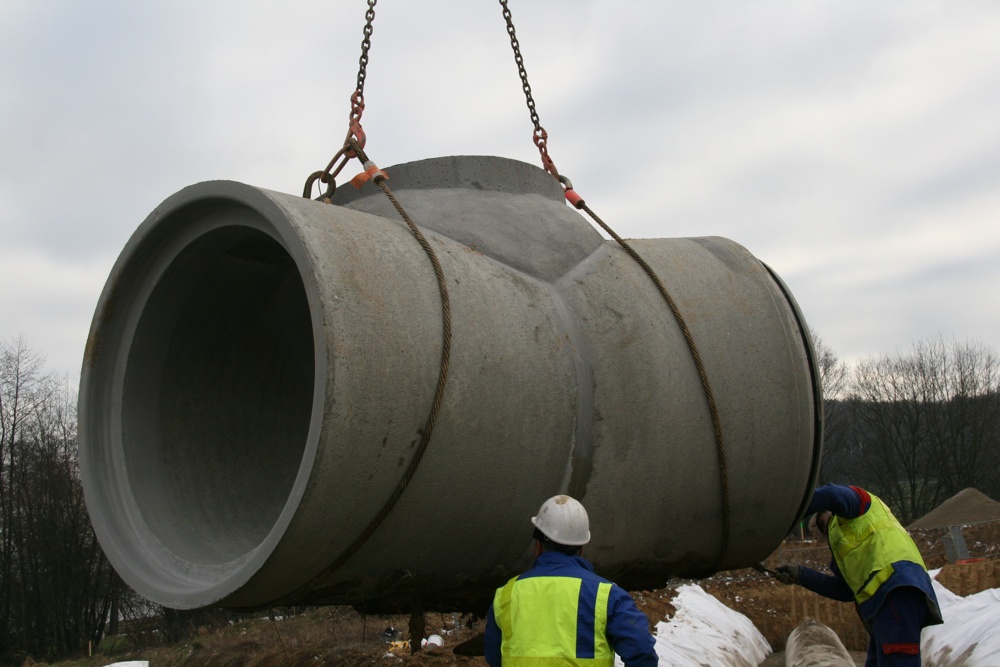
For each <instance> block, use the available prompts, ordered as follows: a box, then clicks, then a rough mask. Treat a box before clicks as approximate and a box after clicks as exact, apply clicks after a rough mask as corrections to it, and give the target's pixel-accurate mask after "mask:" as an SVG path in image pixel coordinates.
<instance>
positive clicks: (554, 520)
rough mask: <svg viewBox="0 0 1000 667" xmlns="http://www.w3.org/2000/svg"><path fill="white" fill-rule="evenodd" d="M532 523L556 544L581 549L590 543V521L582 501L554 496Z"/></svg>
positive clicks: (532, 519)
mask: <svg viewBox="0 0 1000 667" xmlns="http://www.w3.org/2000/svg"><path fill="white" fill-rule="evenodd" d="M531 523H533V524H534V526H535V528H537V529H538V530H540V531H542V534H544V535H545V537H547V538H549V539H550V540H552V541H553V542H555V543H556V544H565V545H567V546H572V547H579V546H583V545H584V544H586V543H587V542H590V520H589V519H588V518H587V510H585V509H584V508H583V505H581V504H580V501H578V500H575V499H573V498H570V497H569V496H553V497H552V498H549V499H548V500H546V501H545V502H544V503H542V506H541V508H539V510H538V516H533V517H531Z"/></svg>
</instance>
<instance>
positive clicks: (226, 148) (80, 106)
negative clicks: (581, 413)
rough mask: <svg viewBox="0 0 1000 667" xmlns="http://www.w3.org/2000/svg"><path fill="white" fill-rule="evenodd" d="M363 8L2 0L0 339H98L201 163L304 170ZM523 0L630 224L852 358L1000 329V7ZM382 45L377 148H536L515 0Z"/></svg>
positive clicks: (184, 0)
mask: <svg viewBox="0 0 1000 667" xmlns="http://www.w3.org/2000/svg"><path fill="white" fill-rule="evenodd" d="M365 9H366V5H365V3H362V2H352V3H346V2H342V3H329V2H324V1H321V0H303V1H301V2H294V3H274V2H269V1H265V0H247V1H245V2H240V3H236V2H225V1H221V2H212V3H205V2H194V1H193V0H179V1H178V2H172V3H169V4H163V3H159V4H154V3H143V2H125V1H124V0H119V1H114V0H104V1H99V2H94V3H88V4H87V5H86V6H84V5H75V4H73V3H35V2H19V1H17V0H11V1H10V2H5V3H3V5H2V6H0V145H3V146H4V148H5V155H4V158H3V159H2V160H0V239H2V244H3V245H2V250H0V255H2V257H0V261H3V263H4V266H3V269H2V270H0V272H2V275H3V276H4V277H5V279H7V280H16V283H15V284H16V287H11V285H9V284H8V285H5V286H3V287H0V311H2V312H5V313H11V314H12V315H8V316H7V317H5V319H4V321H3V323H2V324H3V327H2V328H0V336H9V335H12V334H16V333H17V332H23V333H24V334H25V337H26V340H27V342H28V343H29V345H31V346H33V347H34V348H37V349H39V350H40V351H42V352H47V353H49V356H50V359H54V358H55V356H56V354H55V353H52V352H51V351H50V350H55V349H58V350H66V349H82V346H83V340H84V339H85V337H86V331H87V328H88V327H89V320H90V316H91V314H92V309H93V307H94V305H95V304H96V301H97V297H98V295H99V293H100V288H101V287H100V286H102V285H103V282H104V280H105V279H106V277H107V274H108V272H109V271H110V267H111V264H112V263H113V261H114V257H115V256H116V254H117V253H118V252H120V250H121V248H122V247H123V246H124V244H125V242H126V240H127V239H128V237H129V236H130V235H131V233H132V232H133V231H134V229H135V228H136V227H137V226H138V224H139V223H140V222H141V221H142V220H143V219H144V218H145V216H146V215H147V214H149V212H150V211H152V210H153V209H154V208H155V206H156V205H157V204H158V203H159V202H160V201H162V200H163V199H164V198H166V197H167V196H168V195H170V194H172V193H173V192H175V191H177V190H179V189H181V188H182V187H184V186H186V185H189V184H191V183H194V182H198V181H201V180H207V179H215V178H228V179H233V180H239V181H243V182H246V183H251V184H253V185H258V186H262V187H267V188H271V189H275V190H281V191H285V192H292V193H297V192H299V191H301V188H302V183H303V182H304V180H305V177H306V176H307V175H308V174H309V173H311V172H312V171H314V170H316V169H319V168H321V167H323V166H324V165H325V164H326V162H327V161H328V160H329V159H330V157H331V156H332V155H333V153H334V152H335V151H336V150H337V148H338V147H339V146H340V143H341V142H342V140H343V136H344V134H345V132H346V120H347V114H348V111H349V97H350V94H351V92H352V91H353V89H354V86H355V80H356V77H357V68H358V58H359V55H360V45H361V39H362V27H363V20H364V11H365ZM511 10H512V12H513V18H514V23H515V26H516V30H517V36H518V38H519V40H520V46H521V49H522V53H523V55H524V62H525V66H526V69H527V72H528V75H529V77H530V83H531V86H532V92H533V94H534V98H535V102H536V105H537V111H538V113H539V118H540V121H541V124H542V125H543V126H544V127H545V129H546V130H547V131H548V133H549V149H550V152H551V154H552V157H553V159H554V160H555V161H556V164H557V165H558V166H559V168H560V169H561V170H562V171H563V172H564V173H566V174H568V175H569V176H570V177H571V178H572V179H573V182H574V184H575V186H576V187H577V189H578V191H580V192H581V194H583V196H584V197H586V199H587V201H588V203H589V204H590V205H591V206H593V207H594V208H595V210H597V211H598V212H599V213H600V214H601V215H602V217H604V218H605V219H606V220H607V221H608V222H609V223H610V224H612V226H613V227H614V228H615V229H616V230H617V231H618V232H619V233H621V234H622V235H623V236H626V237H664V236H704V235H720V236H726V237H729V238H731V239H733V240H735V241H737V242H739V243H741V244H743V245H745V246H746V247H747V248H748V249H749V250H750V251H751V252H753V253H754V254H755V255H757V256H758V257H760V258H761V259H762V260H763V261H765V262H767V263H768V264H769V265H770V266H772V268H774V269H775V270H776V271H777V272H778V273H779V274H780V275H781V276H782V277H783V278H784V279H785V281H786V282H787V283H788V285H789V287H790V288H791V290H792V292H793V293H794V294H795V296H796V299H797V300H798V301H799V304H800V306H801V307H802V310H803V311H804V313H805V315H806V317H807V318H808V320H809V322H810V325H811V326H812V327H813V328H814V329H815V330H816V331H817V332H818V333H819V334H820V335H821V336H822V337H823V338H824V340H825V341H826V342H827V344H828V345H829V346H830V348H831V349H832V350H833V351H834V352H835V353H837V354H839V355H841V356H842V357H844V358H847V359H856V358H859V357H861V356H864V355H866V354H873V353H879V352H882V351H888V350H890V349H892V348H894V347H898V346H905V345H907V344H908V343H910V342H911V341H912V340H914V339H915V338H917V337H923V336H926V335H928V334H931V335H933V334H936V333H938V332H939V331H943V332H945V333H948V332H950V331H956V332H959V333H961V334H962V335H973V336H980V337H983V338H988V337H990V336H993V339H994V340H995V335H994V334H993V332H995V331H996V330H997V328H998V327H1000V305H995V304H993V303H992V302H990V300H989V299H988V298H984V295H985V294H989V293H991V290H993V291H995V289H996V287H997V279H998V276H997V273H996V270H995V269H993V268H992V267H993V266H994V265H997V264H1000V262H997V259H998V258H1000V237H998V234H1000V232H998V231H997V230H998V229H1000V226H998V225H996V217H997V211H998V207H1000V194H998V191H997V188H996V183H997V182H998V178H1000V125H998V124H997V123H996V121H995V119H996V118H997V117H998V116H1000V89H998V87H997V86H996V85H995V79H996V76H995V72H997V71H1000V46H998V45H997V40H996V39H995V35H996V34H998V33H1000V8H994V7H993V5H988V4H985V3H967V4H962V5H957V6H945V5H934V4H921V5H914V4H913V3H904V2H886V3H880V4H878V5H875V6H873V5H871V4H870V3H862V2H815V3H808V4H803V3H793V2H779V1H777V0H773V1H765V2H761V3H753V4H747V3H736V2H722V3H696V2H678V3H650V2H639V1H638V0H618V1H617V2H611V1H603V0H602V1H592V2H580V3H568V2H567V3H564V2H548V3H513V6H512V7H511ZM371 42H372V47H371V51H370V62H369V65H368V78H367V80H366V91H365V92H366V102H367V108H366V110H365V115H364V126H365V129H366V131H367V133H368V136H369V142H370V143H369V151H370V154H371V155H372V157H373V158H374V159H375V160H376V161H377V162H378V163H379V164H380V165H381V166H390V165H392V164H396V163H400V162H406V161H411V160H417V159H423V158H426V157H433V156H438V155H451V154H493V155H501V156H504V157H511V158H515V159H521V160H524V161H527V162H531V163H533V164H538V155H537V151H536V150H535V147H534V146H533V145H532V143H531V135H532V124H531V120H530V119H529V116H528V109H527V107H526V105H525V100H524V97H523V93H522V90H521V82H520V80H519V78H518V76H517V69H516V67H515V63H514V59H513V54H512V52H511V48H510V43H509V37H508V34H507V31H506V29H505V26H504V23H503V19H502V16H501V9H500V7H499V5H497V4H495V3H494V4H492V5H491V4H490V3H466V2H456V1H454V0H434V1H428V2H423V3H396V4H386V5H384V6H381V5H380V6H378V7H377V8H376V19H375V23H374V33H373V35H372V40H371ZM29 260H30V261H29ZM42 276H45V277H42ZM929 304H933V305H929ZM13 313H16V315H13ZM56 332H59V333H58V334H57V333H56ZM58 363H59V365H60V368H67V369H74V368H75V367H76V366H78V364H68V365H67V362H64V361H60V362H58ZM69 372H73V371H72V370H70V371H69Z"/></svg>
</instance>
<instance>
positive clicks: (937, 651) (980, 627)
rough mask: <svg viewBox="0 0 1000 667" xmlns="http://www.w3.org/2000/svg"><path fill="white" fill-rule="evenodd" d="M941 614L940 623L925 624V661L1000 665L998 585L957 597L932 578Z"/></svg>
mask: <svg viewBox="0 0 1000 667" xmlns="http://www.w3.org/2000/svg"><path fill="white" fill-rule="evenodd" d="M934 592H935V593H936V594H937V596H938V602H939V603H940V605H941V614H942V616H944V623H943V624H942V625H934V626H931V627H928V628H924V631H923V633H922V634H921V636H920V651H921V654H922V657H923V660H924V664H931V665H935V666H936V667H952V666H954V667H958V666H959V665H961V667H996V665H1000V633H998V632H997V630H996V629H997V628H998V627H1000V589H997V588H993V589H989V590H985V591H982V592H980V593H976V594H975V595H970V596H968V597H964V598H963V597H960V596H958V595H955V594H954V593H952V592H951V591H949V590H947V589H946V588H944V587H943V586H941V585H940V584H939V583H937V581H935V582H934Z"/></svg>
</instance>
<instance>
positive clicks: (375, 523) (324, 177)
mask: <svg viewBox="0 0 1000 667" xmlns="http://www.w3.org/2000/svg"><path fill="white" fill-rule="evenodd" d="M376 2H377V0H368V11H367V12H366V14H365V19H366V23H365V30H364V34H365V37H364V40H363V41H362V45H361V59H360V61H359V71H358V81H357V88H356V89H355V91H354V94H353V95H351V115H350V128H349V129H348V132H347V137H346V139H345V140H344V146H343V147H342V148H341V149H340V150H339V151H338V152H337V154H336V155H334V157H333V159H332V160H331V161H330V163H329V164H328V165H327V167H326V169H324V170H322V171H319V172H315V173H313V174H312V175H310V176H309V179H307V180H306V186H305V193H304V194H303V196H304V197H306V198H309V196H310V194H311V190H312V186H313V184H314V183H315V182H316V181H317V180H319V181H320V182H323V183H326V184H327V193H326V194H325V195H323V196H322V197H321V199H322V200H323V201H326V202H327V203H329V202H330V196H331V195H332V194H333V191H334V190H335V189H336V183H335V182H334V179H335V177H336V175H337V174H338V173H340V171H341V169H343V167H344V165H345V164H346V163H347V162H348V161H349V160H350V159H352V158H355V157H356V158H358V160H359V161H360V162H361V163H362V165H363V166H364V171H363V172H361V173H360V174H358V175H357V176H355V177H354V179H352V181H351V183H352V184H353V185H354V186H355V187H358V188H360V187H361V186H362V185H363V184H364V183H365V182H367V181H368V180H371V181H372V183H374V184H375V185H376V186H378V187H379V189H381V190H382V192H383V193H385V196H386V197H387V198H388V199H389V201H390V202H391V203H392V205H393V208H395V209H396V212H397V213H399V215H400V217H401V218H402V219H403V221H404V222H405V223H406V226H407V227H408V228H409V229H410V233H411V234H412V235H413V237H414V238H415V239H416V240H417V242H418V243H419V244H420V247H421V248H423V250H424V253H425V254H426V255H427V257H428V259H429V260H430V262H431V265H432V266H433V268H434V275H435V277H436V279H437V284H438V292H439V294H440V297H441V329H442V331H441V365H440V369H439V371H438V380H437V388H436V389H435V391H434V401H433V404H432V405H431V409H430V414H429V415H428V417H427V421H426V422H425V423H424V428H423V429H422V431H421V432H420V443H419V444H418V445H417V448H416V450H415V451H414V453H413V457H412V458H411V459H410V463H409V465H407V467H406V470H405V471H404V473H403V476H402V478H401V479H400V480H399V482H398V483H397V484H396V488H395V489H394V490H393V492H392V494H390V496H389V498H388V499H387V500H386V501H385V503H384V504H383V505H382V508H381V509H380V510H379V512H378V513H377V514H376V515H375V517H374V518H373V519H372V520H371V521H369V522H368V525H367V526H366V527H365V529H364V530H363V531H362V532H361V534H360V535H358V537H357V538H356V539H355V540H354V541H353V542H352V543H351V544H350V546H348V547H347V549H345V550H344V552H343V553H341V554H340V556H338V557H337V558H336V559H335V560H334V561H333V562H331V563H330V564H329V565H328V566H327V567H326V568H324V569H323V571H322V572H320V573H319V574H318V575H316V576H315V577H313V578H312V579H310V580H309V581H308V582H307V583H306V584H304V585H302V586H300V587H299V588H298V589H297V590H296V591H294V592H292V593H291V594H289V595H287V596H285V597H283V598H282V599H281V600H278V601H277V602H275V603H274V604H275V605H289V604H294V603H295V602H297V601H298V600H299V599H301V598H302V597H303V596H304V595H305V593H306V592H308V591H309V590H310V589H311V588H312V587H313V585H314V584H316V583H318V582H320V581H322V580H323V579H325V578H326V577H328V576H329V575H330V574H332V573H333V572H335V571H336V570H338V569H339V568H340V567H341V566H342V565H344V563H346V562H347V561H348V560H350V559H351V557H352V556H354V555H355V554H356V553H357V552H358V550H359V549H360V548H361V547H362V546H363V545H364V543H365V542H367V541H368V539H369V538H370V537H371V536H372V535H373V534H374V533H375V531H376V530H377V529H378V527H379V526H380V525H381V524H382V522H383V521H384V520H385V518H386V517H387V516H388V515H389V513H390V512H392V510H393V508H394V507H395V505H396V503H397V502H398V501H399V499H400V497H401V496H402V495H403V492H404V491H405V490H406V487H407V486H408V485H409V483H410V481H411V480H412V479H413V476H414V474H415V473H416V471H417V467H418V466H419V465H420V462H421V460H422V459H423V457H424V453H425V452H426V451H427V446H428V445H429V444H430V440H431V435H432V434H433V433H434V426H435V424H436V423H437V419H438V415H439V414H440V412H441V405H442V403H443V402H444V391H445V386H446V385H447V382H448V367H449V364H450V361H451V300H450V298H449V295H448V285H447V281H446V279H445V275H444V270H443V269H442V268H441V262H440V261H439V260H438V257H437V254H436V253H435V252H434V249H433V248H432V247H431V245H430V243H429V242H428V241H427V239H426V237H425V236H424V235H423V233H422V232H421V231H420V228H419V227H417V225H416V224H415V223H414V222H413V220H412V219H411V218H410V216H409V214H407V212H406V210H405V209H404V208H403V206H402V204H400V202H399V200H398V199H397V198H396V196H395V195H394V194H393V192H392V190H390V188H389V186H388V185H387V184H386V179H387V178H388V176H387V175H386V173H385V172H384V171H382V170H381V169H379V168H378V167H377V166H376V165H375V163H374V162H372V161H371V160H370V159H369V158H368V156H367V155H366V154H365V152H364V150H363V148H364V142H365V135H364V131H363V130H362V129H361V114H362V113H363V112H364V108H365V104H364V83H365V76H366V70H367V66H368V49H369V48H370V47H371V41H370V40H371V35H372V21H373V20H374V19H375V3H376ZM338 160H340V164H339V166H336V167H334V164H335V163H336V162H337V161H338Z"/></svg>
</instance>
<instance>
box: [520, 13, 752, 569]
mask: <svg viewBox="0 0 1000 667" xmlns="http://www.w3.org/2000/svg"><path fill="white" fill-rule="evenodd" d="M500 6H501V7H502V8H503V17H504V21H506V23H507V34H508V35H509V36H510V46H511V48H512V49H513V50H514V62H515V63H516V64H517V72H518V74H519V75H520V77H521V88H522V90H523V91H524V96H525V99H526V100H527V104H528V112H529V113H530V115H531V122H532V123H533V124H534V131H533V133H532V140H533V141H534V142H535V145H536V146H537V147H538V152H539V154H540V155H541V158H542V167H543V168H544V169H545V171H547V172H549V173H550V174H552V176H553V177H555V178H556V180H558V181H559V182H560V183H561V184H562V186H563V190H564V194H565V196H566V199H567V201H569V203H570V204H572V205H573V207H575V208H577V209H580V210H583V211H584V212H586V213H587V215H589V216H590V217H591V219H593V220H594V222H596V223H597V224H598V225H600V226H601V228H602V229H603V230H604V231H605V232H607V233H608V234H609V235H610V236H611V237H612V238H613V239H614V240H615V241H617V242H618V244H619V245H620V246H621V247H622V248H623V249H624V250H625V252H626V253H627V254H628V255H629V257H631V258H632V259H633V260H635V261H636V263H637V264H639V266H640V267H641V268H642V270H643V271H644V272H645V273H646V275H648V276H649V278H650V279H651V280H652V281H653V284H654V285H656V289H657V290H658V291H659V292H660V295H661V296H662V297H663V300H664V301H666V303H667V307H668V308H669V309H670V312H671V313H672V314H673V316H674V319H675V320H676V321H677V324H678V325H679V326H680V329H681V333H682V334H683V335H684V341H685V342H686V343H687V346H688V350H689V351H690V352H691V357H692V359H693V360H694V365H695V367H696V368H697V369H698V377H699V379H700V380H701V386H702V390H703V392H704V394H705V400H706V402H707V403H708V411H709V413H710V415H711V418H712V428H713V431H714V436H715V449H716V455H717V457H718V460H719V484H720V487H721V495H722V550H721V552H720V553H719V558H718V560H717V561H716V563H717V564H718V563H721V561H722V559H723V557H724V556H725V555H726V553H727V552H728V551H729V542H730V538H731V535H732V518H731V514H732V512H731V507H732V504H731V501H730V497H729V468H728V465H727V463H726V448H725V441H724V438H723V432H722V420H721V418H720V417H719V409H718V407H717V405H716V403H715V392H714V391H713V390H712V384H711V382H710V381H709V377H708V372H707V371H706V370H705V365H704V363H703V362H702V360H701V353H700V352H699V351H698V346H697V344H696V343H695V340H694V336H693V335H692V334H691V329H690V328H689V327H688V325H687V322H686V321H685V319H684V315H683V314H682V313H681V311H680V309H679V308H678V307H677V304H676V302H675V301H674V299H673V297H671V296H670V293H669V292H668V291H667V288H666V287H665V286H664V285H663V281H661V280H660V277H659V276H658V275H657V274H656V272H655V271H654V270H653V269H652V267H650V266H649V264H647V263H646V261H645V260H644V259H643V258H642V257H641V256H640V255H639V253H638V252H636V251H635V249H633V248H632V246H631V245H629V244H628V243H627V242H626V241H625V240H624V239H623V238H621V237H620V236H618V234H616V233H615V231H614V230H613V229H611V227H609V226H608V225H607V224H606V223H605V222H604V221H603V220H601V218H600V217H599V216H598V215H597V214H596V213H594V211H592V210H591V209H590V207H588V206H587V204H586V203H585V202H584V200H583V198H582V197H581V196H580V195H579V194H578V193H577V192H576V191H575V190H574V189H573V184H572V182H570V180H569V179H568V178H567V177H565V176H563V175H561V174H560V173H559V171H558V170H557V169H556V166H555V163H554V162H553V161H552V158H551V157H550V156H549V151H548V133H547V132H546V131H545V129H544V128H543V127H542V125H541V122H540V121H539V118H538V112H537V110H536V108H535V100H534V97H532V95H531V85H530V84H529V83H528V73H527V70H526V69H525V67H524V57H523V56H522V55H521V47H520V43H519V42H518V40H517V33H516V31H515V30H514V21H513V18H512V16H511V13H510V8H509V7H508V6H507V0H500Z"/></svg>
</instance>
